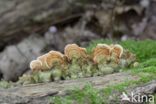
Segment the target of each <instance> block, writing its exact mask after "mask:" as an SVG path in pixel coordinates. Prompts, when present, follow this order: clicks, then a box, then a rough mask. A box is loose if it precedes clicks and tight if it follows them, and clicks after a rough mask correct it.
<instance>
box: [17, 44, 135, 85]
mask: <svg viewBox="0 0 156 104" xmlns="http://www.w3.org/2000/svg"><path fill="white" fill-rule="evenodd" d="M135 59H136V58H135V55H134V54H132V53H131V52H129V51H128V50H125V49H123V47H122V46H121V45H119V44H111V45H107V44H97V46H96V47H95V48H94V49H93V50H92V52H91V53H90V54H89V53H87V51H86V49H85V48H82V47H79V46H78V45H76V44H68V45H66V47H65V48H64V54H62V53H60V52H58V51H50V52H48V53H46V54H44V55H42V56H40V57H38V58H37V59H36V60H33V61H31V62H30V68H31V70H32V74H29V75H23V76H22V77H21V78H20V80H19V82H22V83H23V82H24V83H38V82H49V81H56V80H66V79H76V78H82V77H92V76H100V75H106V74H111V73H113V72H118V71H119V70H120V69H121V68H124V67H128V66H131V65H133V64H134V62H135Z"/></svg>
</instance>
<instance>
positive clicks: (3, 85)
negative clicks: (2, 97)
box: [0, 80, 11, 89]
mask: <svg viewBox="0 0 156 104" xmlns="http://www.w3.org/2000/svg"><path fill="white" fill-rule="evenodd" d="M10 87H11V84H10V83H9V82H7V81H3V80H2V81H0V88H5V89H7V88H10Z"/></svg>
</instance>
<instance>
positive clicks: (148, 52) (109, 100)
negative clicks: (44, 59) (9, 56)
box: [0, 40, 156, 104]
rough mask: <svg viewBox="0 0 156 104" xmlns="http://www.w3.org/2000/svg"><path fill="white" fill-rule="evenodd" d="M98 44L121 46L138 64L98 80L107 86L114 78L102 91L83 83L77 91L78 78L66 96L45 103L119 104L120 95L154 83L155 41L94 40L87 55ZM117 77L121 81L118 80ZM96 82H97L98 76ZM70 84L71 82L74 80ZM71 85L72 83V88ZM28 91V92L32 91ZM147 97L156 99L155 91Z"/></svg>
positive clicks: (90, 84) (92, 85) (155, 73)
mask: <svg viewBox="0 0 156 104" xmlns="http://www.w3.org/2000/svg"><path fill="white" fill-rule="evenodd" d="M97 43H107V44H111V43H119V44H121V45H122V46H123V47H124V48H125V49H128V50H130V51H131V52H132V53H134V54H136V56H137V62H139V65H138V66H137V67H129V68H124V69H121V71H120V72H119V76H120V77H116V78H117V79H115V76H114V75H118V73H117V74H112V76H111V75H106V76H104V77H103V79H102V77H101V80H104V81H105V82H109V83H111V81H112V80H113V79H114V80H115V81H114V82H113V81H112V83H111V84H107V86H105V87H103V86H102V87H103V88H101V87H100V88H98V87H99V86H98V87H97V86H94V84H92V83H89V82H88V83H87V82H84V83H85V85H84V86H83V87H82V86H81V88H80V87H79V86H78V85H79V84H81V83H80V82H77V79H76V80H75V83H74V84H75V85H76V87H75V88H73V89H72V90H71V91H69V93H67V94H65V95H61V94H60V95H56V96H53V95H49V96H48V98H47V99H48V103H52V104H53V103H54V104H84V103H85V104H120V103H121V95H122V93H123V92H125V93H127V94H129V93H130V92H131V91H133V90H134V89H135V88H136V87H139V86H143V85H146V84H148V83H150V82H151V81H155V80H156V41H154V40H144V41H134V40H127V41H118V42H117V41H116V42H115V41H113V40H97V41H93V42H91V43H90V45H89V46H88V47H87V50H88V52H91V50H92V49H93V48H94V47H95V46H96V44H97ZM120 73H127V74H120ZM122 75H123V76H122ZM111 77H112V78H111ZM118 78H119V79H120V80H118ZM128 78H129V79H128ZM92 79H93V78H92ZM92 79H91V80H92ZM122 79H124V80H122ZM98 80H100V77H99V79H98ZM72 81H73V82H74V80H72ZM72 81H71V82H72ZM88 81H89V80H88ZM67 82H68V81H67ZM93 82H94V80H93ZM95 82H96V81H95ZM50 84H51V85H53V86H55V84H54V83H50ZM74 84H71V86H72V87H73V85H74ZM41 85H43V84H41ZM47 85H48V84H45V85H43V86H44V87H45V89H47V90H49V91H50V90H52V89H48V87H47ZM60 85H61V83H60ZM95 85H97V84H95ZM0 86H1V87H8V86H7V84H6V85H5V84H4V83H0ZM63 86H66V87H69V86H70V85H69V86H67V85H66V83H65V84H62V86H60V89H61V88H62V87H63ZM55 87H57V86H55ZM55 87H54V88H55ZM21 88H22V87H21ZM25 88H26V87H25ZM155 88H156V87H155ZM23 89H24V87H23ZM58 89H59V88H58ZM9 90H10V91H12V90H11V88H8V89H6V90H3V92H4V93H5V92H6V95H7V93H8V92H9ZM28 90H31V88H30V89H28ZM28 90H26V91H28ZM0 92H1V94H0V97H1V96H2V90H0ZM16 92H20V91H18V88H17V89H16ZM41 92H42V91H41ZM20 93H21V96H23V97H24V96H26V95H24V94H23V92H20ZM28 93H29V92H28ZM8 94H9V93H8ZM22 94H23V95H22ZM25 94H27V93H25ZM150 94H152V95H153V96H155V95H156V93H155V90H154V92H151V93H150ZM7 96H8V95H7ZM155 99H156V98H155ZM2 100H3V99H2ZM0 102H1V98H0ZM148 103H149V102H148ZM30 104H31V103H30ZM123 104H125V103H123ZM130 104H131V103H130ZM151 104H154V103H151Z"/></svg>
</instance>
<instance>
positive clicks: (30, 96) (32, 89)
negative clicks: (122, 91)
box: [0, 73, 138, 104]
mask: <svg viewBox="0 0 156 104" xmlns="http://www.w3.org/2000/svg"><path fill="white" fill-rule="evenodd" d="M137 79H138V77H137V76H133V75H131V74H129V73H116V74H110V75H106V76H103V77H102V76H99V77H90V78H80V79H76V80H65V81H59V82H50V83H40V84H32V85H27V86H19V87H14V88H9V89H0V103H8V104H10V103H11V104H17V103H18V104H19V103H20V104H21V103H22V104H48V103H49V102H48V97H49V96H64V95H66V94H69V90H72V89H74V88H80V89H81V88H83V87H84V86H85V85H87V83H91V84H92V85H93V86H94V87H95V88H97V89H103V88H106V87H107V86H110V85H114V84H117V83H122V82H125V81H127V80H137Z"/></svg>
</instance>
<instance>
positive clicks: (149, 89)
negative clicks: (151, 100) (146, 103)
mask: <svg viewBox="0 0 156 104" xmlns="http://www.w3.org/2000/svg"><path fill="white" fill-rule="evenodd" d="M128 92H129V93H130V92H133V94H134V95H136V94H140V95H143V94H145V95H152V94H156V80H154V81H152V82H149V83H147V84H145V85H142V86H139V87H136V88H134V89H131V90H130V91H128Z"/></svg>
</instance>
